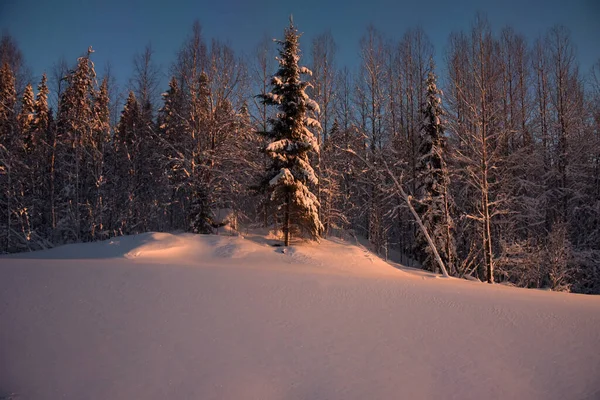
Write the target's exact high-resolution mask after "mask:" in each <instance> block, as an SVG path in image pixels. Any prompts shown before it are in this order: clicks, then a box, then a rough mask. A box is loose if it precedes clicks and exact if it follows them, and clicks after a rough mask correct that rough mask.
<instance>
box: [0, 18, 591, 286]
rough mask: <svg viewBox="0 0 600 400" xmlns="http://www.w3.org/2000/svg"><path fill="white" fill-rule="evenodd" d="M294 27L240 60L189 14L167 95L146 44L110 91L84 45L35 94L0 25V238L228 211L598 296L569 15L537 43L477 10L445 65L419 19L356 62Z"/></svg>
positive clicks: (60, 236) (383, 251) (585, 107)
mask: <svg viewBox="0 0 600 400" xmlns="http://www.w3.org/2000/svg"><path fill="white" fill-rule="evenodd" d="M301 39H302V38H301V35H300V34H299V33H298V30H297V27H296V26H295V25H294V24H293V23H292V21H291V20H290V25H289V27H288V28H287V29H286V31H285V34H284V38H283V40H281V41H277V42H276V43H273V42H272V41H270V40H263V41H262V42H261V43H260V44H259V46H258V47H257V48H256V49H255V51H253V52H251V54H252V56H250V57H244V58H242V57H239V56H238V55H236V54H235V53H234V51H233V50H232V49H231V48H230V47H229V46H228V45H225V44H223V43H222V42H220V41H219V40H216V39H212V40H210V41H207V40H206V38H205V37H204V36H203V35H202V30H201V26H200V24H199V23H195V24H194V25H193V27H192V30H191V33H190V35H189V36H188V38H187V39H186V40H185V42H184V43H183V45H182V46H181V48H180V50H179V52H178V53H177V57H176V60H175V61H174V62H173V64H172V65H171V67H170V69H169V71H168V74H169V76H170V80H169V84H168V88H167V90H166V91H165V92H164V93H162V95H159V93H160V92H159V91H158V89H159V88H158V86H159V81H160V73H161V72H160V71H159V69H158V68H157V67H156V65H155V64H154V62H153V58H152V49H151V47H147V48H146V49H145V51H144V52H142V53H141V54H138V55H136V56H135V57H134V76H133V77H131V80H130V83H129V88H128V89H129V90H128V91H127V92H125V93H126V94H125V95H124V96H121V95H120V93H118V91H117V88H116V85H115V79H114V77H112V76H111V74H110V71H109V70H107V71H105V73H104V74H103V75H102V76H99V75H97V73H96V68H95V65H94V63H93V49H92V47H90V48H89V49H88V51H87V52H86V53H85V54H84V55H82V56H81V57H80V58H79V59H77V60H76V61H75V62H74V63H73V64H72V65H70V64H69V63H67V62H64V61H61V62H59V63H57V64H56V65H54V67H53V68H52V69H51V70H50V71H49V72H48V74H44V75H43V77H42V78H41V80H39V83H37V86H36V90H35V91H34V88H33V86H32V85H34V84H35V83H36V82H33V79H32V77H31V74H30V73H28V69H27V66H26V64H25V61H24V59H23V56H22V54H21V52H20V50H19V48H18V44H17V43H16V41H15V40H14V39H13V38H12V37H11V36H10V35H8V34H5V35H4V36H3V37H2V39H1V42H0V64H1V65H0V210H1V213H2V215H0V253H15V252H22V251H34V250H40V249H46V248H50V247H53V246H56V245H61V244H65V243H75V242H89V241H97V240H104V239H108V238H111V237H114V236H120V235H130V234H137V233H142V232H149V231H178V230H179V231H181V230H183V231H190V232H194V233H212V232H214V230H215V229H216V227H218V226H219V224H221V223H222V221H219V219H218V218H215V215H214V213H215V212H216V210H229V212H230V213H231V215H234V216H235V219H236V220H237V221H240V222H241V223H243V224H245V225H246V226H248V225H255V226H264V227H269V228H278V229H281V231H282V232H283V234H284V237H285V244H286V245H288V244H289V243H290V240H292V241H293V240H295V239H297V238H298V237H300V236H302V237H306V238H311V239H319V238H320V237H327V236H337V235H357V236H362V237H365V238H367V239H368V241H369V244H370V246H371V249H372V250H373V251H374V252H375V253H377V254H380V255H382V256H387V254H388V252H391V251H397V252H400V253H402V254H404V255H406V256H407V257H410V259H412V260H416V261H417V262H418V263H419V264H420V265H421V266H422V267H423V268H424V269H427V270H430V271H433V272H439V265H438V264H443V265H444V266H445V267H446V269H447V272H448V274H449V275H452V276H457V277H470V276H472V277H475V278H478V279H480V280H482V281H488V282H505V283H509V284H513V285H516V286H520V287H528V288H550V289H552V290H559V291H572V292H578V293H590V294H599V293H600V60H599V62H598V63H597V64H596V65H595V67H594V68H593V69H592V70H591V71H589V72H581V71H579V69H578V64H577V54H576V50H575V48H574V45H573V44H572V42H571V40H570V38H569V32H568V30H567V29H566V28H564V27H561V26H556V27H554V28H552V29H550V30H549V31H548V32H547V33H546V34H545V35H544V36H543V37H540V38H538V39H537V40H535V41H533V42H532V43H529V42H528V40H527V39H526V38H525V37H524V36H522V35H521V34H519V33H518V32H516V31H514V30H513V29H512V28H510V27H507V28H504V29H502V30H501V31H500V32H499V34H493V33H492V29H491V27H490V25H489V23H488V22H487V20H486V18H485V17H484V16H482V15H477V16H476V17H475V18H474V19H473V23H472V26H471V27H470V29H469V30H466V31H462V32H455V33H452V34H451V35H450V37H449V40H448V44H447V47H446V48H445V49H444V51H445V53H444V54H445V58H444V60H445V65H443V66H436V65H434V63H433V61H432V59H433V46H432V45H431V43H430V41H429V39H428V38H427V35H426V33H425V32H424V31H423V30H421V29H419V28H415V29H409V30H407V31H406V33H405V34H404V36H403V37H402V38H401V40H399V41H397V42H392V41H390V40H388V39H387V38H386V37H384V36H383V35H382V34H381V33H380V32H379V31H378V30H377V29H376V28H374V27H369V28H368V29H367V30H366V32H365V33H364V35H363V37H362V39H361V41H360V44H359V55H360V66H359V68H358V69H357V70H356V71H351V70H349V69H348V68H345V67H338V66H337V64H336V62H335V51H336V45H335V41H334V39H333V37H332V35H331V34H329V33H324V34H322V35H319V36H317V37H316V38H315V39H314V40H313V41H312V43H304V44H303V43H301ZM302 49H304V51H305V54H308V55H309V56H308V57H304V56H303V55H302V54H303V53H302ZM276 57H277V60H276ZM307 60H309V61H310V62H308V61H307ZM72 61H73V60H69V62H72ZM304 63H306V64H307V66H308V67H309V68H310V69H309V68H306V67H303V64H304ZM438 70H439V71H441V70H444V71H446V74H447V79H445V85H440V84H439V82H438V78H437V76H438V75H439V72H438ZM440 86H443V91H442V90H440V88H439V87H440ZM415 216H418V221H417V218H415ZM421 225H422V227H423V228H424V229H420V227H421ZM424 232H426V234H424ZM427 236H429V237H427ZM430 242H432V243H433V244H434V246H431V245H430ZM433 249H435V251H433ZM437 259H439V261H440V262H439V263H438V262H437Z"/></svg>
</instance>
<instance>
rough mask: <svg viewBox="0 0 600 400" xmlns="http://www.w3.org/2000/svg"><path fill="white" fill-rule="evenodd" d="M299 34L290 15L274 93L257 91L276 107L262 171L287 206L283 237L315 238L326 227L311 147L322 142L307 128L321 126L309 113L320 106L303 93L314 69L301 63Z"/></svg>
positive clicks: (270, 188)
mask: <svg viewBox="0 0 600 400" xmlns="http://www.w3.org/2000/svg"><path fill="white" fill-rule="evenodd" d="M299 38H300V34H299V33H298V31H297V29H296V27H295V26H294V24H293V21H292V18H291V17H290V25H289V27H287V28H286V29H285V38H284V40H280V41H277V43H279V45H280V50H279V57H278V58H277V60H278V62H279V70H278V71H277V73H276V74H275V76H273V78H272V80H271V85H272V90H271V92H270V93H267V94H264V95H259V96H260V98H262V100H263V102H264V103H265V104H267V105H273V106H276V107H277V109H278V111H279V112H278V113H277V114H276V115H275V117H273V118H270V119H269V124H270V126H271V130H270V131H268V132H266V133H265V135H266V137H267V140H268V141H269V144H268V145H267V146H266V148H265V152H266V154H267V155H268V156H269V158H270V163H269V166H268V167H267V170H266V173H265V174H264V176H263V185H264V187H265V188H266V189H267V190H268V191H269V192H270V193H271V196H270V200H271V201H272V202H274V203H275V204H276V205H277V207H278V209H283V217H284V228H283V232H284V238H285V239H284V243H285V245H286V246H289V244H290V237H291V235H292V233H305V234H308V236H309V237H311V238H312V239H317V240H318V238H319V237H320V236H321V234H322V233H323V225H322V224H321V221H320V219H319V201H318V200H317V197H316V196H315V195H314V194H313V193H312V192H311V190H310V188H309V185H317V184H318V179H317V177H316V175H315V172H314V170H313V167H312V166H311V160H310V158H309V155H310V153H311V152H312V153H313V154H318V152H319V147H318V144H317V141H316V139H315V136H314V135H313V133H312V132H311V131H310V129H309V128H312V129H315V130H319V129H321V125H320V124H319V122H318V121H316V120H315V119H313V118H311V117H310V116H309V113H311V112H317V113H318V112H319V106H318V104H317V103H316V102H315V101H313V100H311V99H310V98H309V97H308V95H307V94H306V93H305V90H306V88H307V86H308V85H309V83H308V82H305V81H303V80H302V79H301V75H303V74H306V75H311V71H310V70H309V69H308V68H306V67H300V66H299V65H298V61H299V60H300V49H299V45H298V39H299Z"/></svg>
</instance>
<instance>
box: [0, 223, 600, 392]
mask: <svg viewBox="0 0 600 400" xmlns="http://www.w3.org/2000/svg"><path fill="white" fill-rule="evenodd" d="M281 251H282V249H281V248H276V247H272V246H270V244H269V239H267V238H265V237H261V236H258V235H254V236H252V235H251V236H249V237H247V238H241V237H228V236H202V235H187V234H180V235H171V234H163V233H160V234H159V233H154V234H144V235H138V236H130V237H123V238H118V239H113V240H109V241H105V242H100V243H92V244H79V245H69V246H63V247H60V248H56V249H53V250H49V251H44V252H37V253H29V254H20V255H16V256H12V257H3V258H0V398H2V397H3V396H8V395H9V394H11V393H16V394H17V395H18V398H19V399H236V400H237V399H310V400H315V399H600V297H593V296H583V295H573V294H562V293H551V292H544V291H537V290H525V289H515V288H509V287H504V286H501V285H496V286H493V287H490V286H489V285H486V284H481V283H474V282H467V281H461V280H456V279H443V278H436V277H434V276H433V275H428V274H423V273H421V274H413V273H410V272H408V271H402V270H398V269H395V268H393V267H391V266H390V265H388V264H386V263H384V262H383V261H382V260H380V259H378V258H377V257H375V256H373V255H372V254H370V253H369V252H367V251H366V250H364V249H363V248H360V247H356V246H353V245H350V244H346V243H343V242H334V241H323V242H322V243H321V244H320V245H303V246H297V247H293V248H290V249H289V250H288V251H287V252H286V253H282V252H281Z"/></svg>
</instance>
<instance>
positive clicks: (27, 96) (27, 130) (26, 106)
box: [18, 83, 35, 153]
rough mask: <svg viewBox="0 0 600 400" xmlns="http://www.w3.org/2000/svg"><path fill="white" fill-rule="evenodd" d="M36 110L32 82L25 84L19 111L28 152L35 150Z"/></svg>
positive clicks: (24, 142) (20, 126)
mask: <svg viewBox="0 0 600 400" xmlns="http://www.w3.org/2000/svg"><path fill="white" fill-rule="evenodd" d="M34 112H35V98H34V95H33V87H32V86H31V83H28V84H27V86H25V91H24V92H23V98H22V100H21V111H20V112H19V116H18V120H19V129H20V131H21V135H22V137H23V144H24V146H25V150H26V151H27V152H28V153H30V152H31V151H32V150H33V146H34V143H33V132H32V123H33V119H34Z"/></svg>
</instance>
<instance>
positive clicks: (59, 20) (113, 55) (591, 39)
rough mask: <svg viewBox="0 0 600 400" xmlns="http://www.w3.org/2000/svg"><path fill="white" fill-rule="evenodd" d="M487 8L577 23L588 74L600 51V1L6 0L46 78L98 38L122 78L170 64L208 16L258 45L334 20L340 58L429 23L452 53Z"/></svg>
mask: <svg viewBox="0 0 600 400" xmlns="http://www.w3.org/2000/svg"><path fill="white" fill-rule="evenodd" d="M477 11H482V12H484V13H486V14H487V16H488V19H489V20H490V22H491V24H492V28H493V29H494V30H496V31H497V30H500V29H501V28H502V27H503V26H505V25H507V24H510V25H512V26H513V27H514V28H515V29H516V30H517V31H519V32H522V33H524V34H525V35H526V36H528V37H529V38H530V39H533V38H535V37H537V36H538V35H540V34H542V33H544V32H545V31H546V29H547V28H549V27H551V26H552V25H554V24H563V25H565V26H567V27H568V28H569V29H570V30H571V33H572V39H573V41H574V43H575V44H576V46H577V48H578V55H579V61H580V64H581V70H582V72H583V73H587V71H589V69H590V67H591V66H592V64H593V63H594V62H595V61H597V60H598V59H600V0H571V1H568V0H531V1H529V0H504V1H494V2H484V1H477V0H465V1H459V0H455V1H452V0H424V1H423V0H421V1H415V0H411V1H401V0H396V1H383V0H360V1H358V0H348V1H336V2H330V1H329V2H328V1H324V0H303V1H301V2H291V1H270V0H263V1H250V0H247V1H245V0H216V1H214V0H213V1H210V2H209V1H200V0H186V1H176V0H147V1H144V0H118V1H117V0H93V1H90V0H56V1H50V0H46V1H43V0H37V1H34V0H0V29H1V30H3V31H8V32H9V33H10V34H11V35H12V36H13V37H14V38H15V39H16V40H17V42H18V44H19V45H20V47H21V50H22V51H23V54H24V55H25V58H26V62H27V63H28V64H29V65H30V67H31V68H32V70H33V73H34V76H35V77H36V79H37V78H38V77H39V76H40V75H41V73H42V72H44V71H47V70H50V68H51V66H52V64H53V63H55V62H56V61H57V60H58V59H59V58H60V56H65V57H66V59H67V61H68V62H69V63H70V64H72V63H74V60H75V59H76V57H77V56H78V55H80V54H82V53H84V52H85V50H86V49H87V48H88V46H90V45H92V46H93V47H94V49H95V50H96V53H95V54H94V58H93V60H94V61H95V63H96V67H97V70H98V71H99V73H101V71H102V70H103V67H104V66H105V64H106V63H107V62H108V61H110V62H111V64H112V66H113V71H114V73H115V75H116V76H117V78H118V80H119V82H120V83H125V82H126V81H127V79H128V78H129V76H130V73H131V66H132V57H133V55H134V54H135V53H136V52H141V51H142V50H143V48H144V46H145V45H146V44H148V43H151V44H152V46H153V48H154V50H155V57H156V58H155V59H156V61H157V63H158V64H160V65H162V67H163V72H165V73H166V71H168V67H169V65H170V64H171V62H172V61H173V60H174V58H175V54H176V52H177V50H178V49H179V48H180V46H181V44H182V42H183V40H184V39H185V37H186V36H187V35H188V34H189V32H190V31H191V26H192V23H193V21H194V20H195V19H198V20H199V21H200V23H201V25H202V27H203V32H204V34H205V37H207V38H211V37H216V38H219V39H221V40H224V41H226V42H228V43H229V44H231V45H232V46H233V47H234V49H236V50H237V51H238V52H245V53H250V52H251V51H252V49H253V48H254V47H255V46H256V44H257V43H258V41H259V40H260V38H261V37H263V36H264V35H265V34H266V35H269V36H271V37H281V36H282V30H283V27H284V26H285V25H286V24H287V22H288V16H289V14H290V13H292V14H293V15H294V21H295V23H296V25H297V26H298V27H299V29H300V31H302V32H304V33H305V34H304V37H303V38H302V39H301V46H302V47H303V48H304V49H305V52H306V53H308V45H309V43H310V40H311V38H312V37H313V36H315V35H317V34H319V33H322V32H324V31H325V30H327V29H330V30H331V32H332V34H333V36H334V39H335V40H336V42H337V45H338V64H340V65H344V64H347V65H349V66H351V67H353V66H355V65H356V64H357V62H358V42H359V39H360V37H361V35H363V33H364V32H365V28H366V27H367V25H369V24H370V23H372V24H374V25H375V26H376V27H377V28H378V29H379V30H381V31H382V32H383V33H384V34H385V35H386V36H387V37H390V38H392V39H398V38H400V37H401V36H402V34H403V33H404V31H405V30H406V29H407V28H409V27H413V26H416V25H419V24H420V25H421V26H422V27H423V28H424V30H425V31H426V33H427V34H428V35H429V37H430V38H431V40H432V42H433V44H434V46H435V49H436V53H437V57H436V58H437V59H438V60H442V58H441V56H443V52H444V48H445V45H446V42H447V39H448V35H449V33H450V32H452V31H458V30H465V29H469V26H470V23H471V21H472V20H473V18H474V16H475V13H476V12H477Z"/></svg>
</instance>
